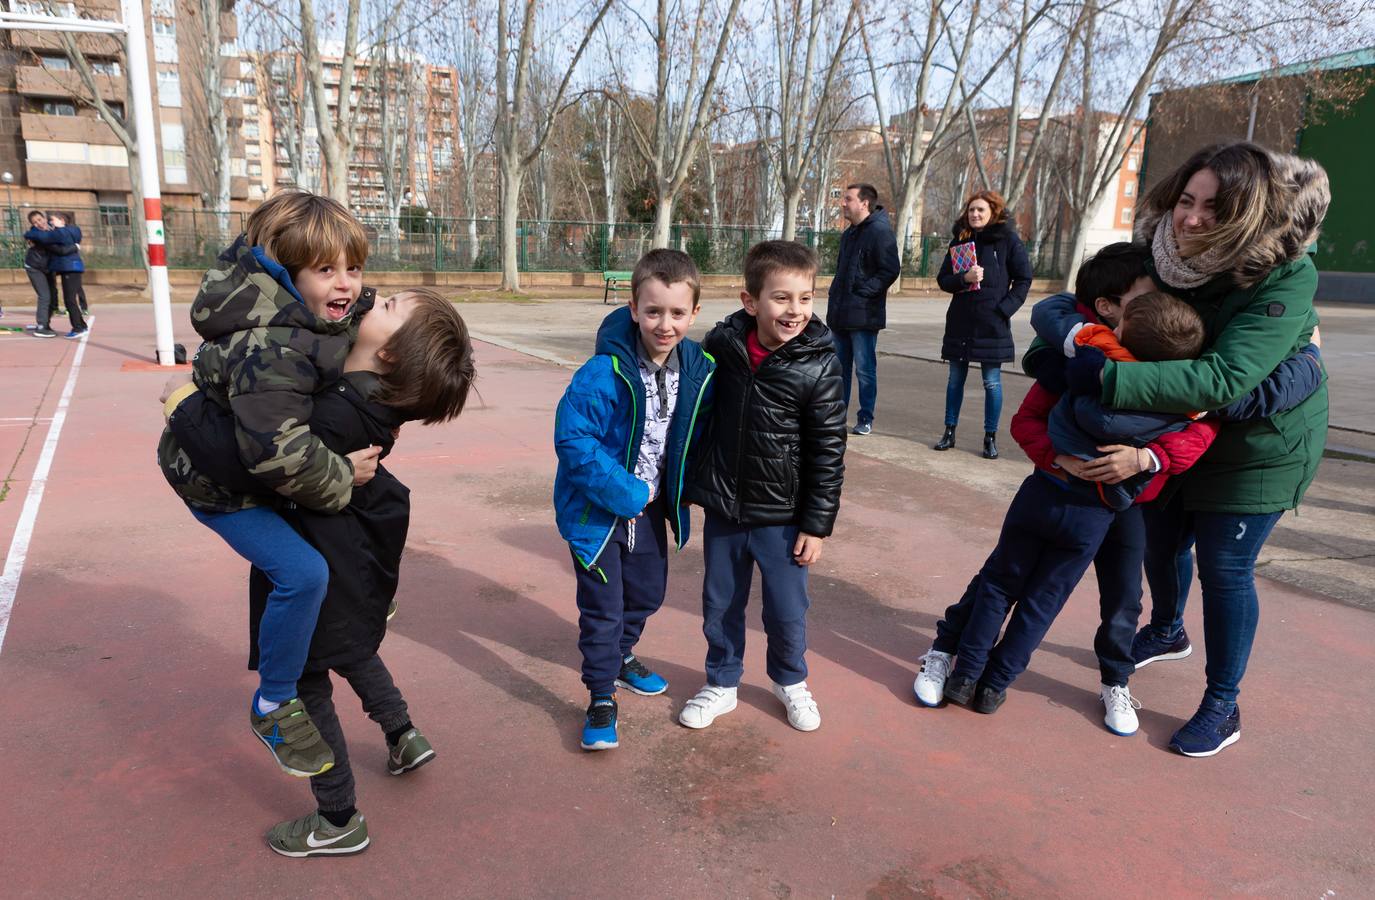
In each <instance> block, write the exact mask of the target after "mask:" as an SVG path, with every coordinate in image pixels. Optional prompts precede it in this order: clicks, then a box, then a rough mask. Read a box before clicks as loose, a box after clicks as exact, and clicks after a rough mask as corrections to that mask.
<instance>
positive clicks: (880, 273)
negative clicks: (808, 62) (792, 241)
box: [826, 206, 902, 331]
mask: <svg viewBox="0 0 1375 900" xmlns="http://www.w3.org/2000/svg"><path fill="white" fill-rule="evenodd" d="M901 272H902V260H900V259H898V242H897V240H896V239H895V238H894V237H893V226H892V225H890V224H889V222H888V210H886V209H884V208H883V207H882V206H880V207H879V208H877V209H875V210H874V211H873V212H872V213H870V214H869V216H868V218H866V219H865V220H864V221H863V222H860V223H859V224H858V225H851V226H850V227H849V228H846V229H845V232H844V233H843V234H841V236H840V257H839V258H838V259H837V260H836V274H835V278H833V279H831V288H830V292H829V293H828V294H827V300H826V324H827V325H829V326H830V327H831V329H832V330H833V331H848V330H854V331H879V330H881V329H882V328H884V327H885V326H886V325H887V324H888V288H890V287H892V286H893V282H895V281H897V280H898V275H899V273H901Z"/></svg>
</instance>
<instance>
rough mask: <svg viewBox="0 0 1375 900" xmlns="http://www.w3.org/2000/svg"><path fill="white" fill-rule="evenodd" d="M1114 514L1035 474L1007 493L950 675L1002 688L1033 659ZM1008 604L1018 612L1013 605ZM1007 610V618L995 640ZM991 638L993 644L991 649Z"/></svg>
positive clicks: (974, 589) (975, 587)
mask: <svg viewBox="0 0 1375 900" xmlns="http://www.w3.org/2000/svg"><path fill="white" fill-rule="evenodd" d="M1114 516H1115V514H1114V512H1113V511H1112V510H1111V509H1108V508H1107V507H1105V506H1103V505H1102V504H1101V503H1098V502H1096V501H1095V500H1093V499H1091V498H1088V497H1085V496H1082V495H1079V494H1076V493H1073V492H1071V491H1070V490H1068V489H1067V488H1064V487H1061V486H1059V485H1057V484H1055V483H1054V482H1053V481H1052V480H1051V478H1050V476H1047V475H1044V474H1041V473H1039V472H1033V473H1032V474H1031V475H1030V476H1028V477H1027V479H1026V480H1025V481H1023V482H1022V486H1021V487H1020V488H1018V489H1017V495H1016V496H1015V497H1013V498H1012V504H1011V505H1010V506H1009V507H1008V510H1007V516H1006V518H1005V519H1004V520H1003V530H1002V533H1001V534H1000V535H999V537H998V545H997V546H996V547H994V548H993V553H992V554H990V555H989V557H988V560H987V562H985V563H984V565H983V568H982V569H980V570H979V575H978V577H977V578H976V579H975V582H976V583H975V584H974V585H971V587H972V589H973V603H972V606H971V608H970V609H969V610H968V616H967V619H966V621H965V624H964V627H963V629H962V631H961V633H960V637H959V646H958V648H957V649H956V651H955V653H956V655H957V658H956V660H955V668H954V670H953V671H952V672H951V673H950V677H952V678H971V679H978V680H980V681H982V682H983V683H984V684H985V685H987V686H988V687H990V688H992V689H994V690H1004V689H1006V688H1007V686H1008V685H1009V684H1011V683H1012V681H1013V680H1014V679H1015V678H1016V677H1017V676H1018V675H1020V674H1022V672H1024V671H1026V667H1027V664H1028V663H1029V662H1030V661H1031V654H1032V653H1033V652H1034V651H1035V649H1036V647H1037V646H1039V645H1040V643H1041V640H1042V638H1044V637H1045V635H1046V632H1047V631H1049V630H1050V626H1051V623H1052V622H1054V621H1055V617H1056V616H1057V615H1059V613H1060V610H1061V608H1063V607H1064V605H1065V601H1066V600H1067V599H1069V595H1070V593H1071V592H1072V591H1073V590H1074V587H1075V585H1077V584H1078V583H1079V580H1080V579H1081V578H1083V577H1084V572H1085V571H1086V570H1087V569H1088V567H1089V563H1090V562H1092V561H1093V557H1094V554H1096V553H1097V552H1098V548H1099V546H1100V545H1101V544H1102V543H1103V537H1104V536H1105V535H1106V534H1107V531H1108V528H1109V527H1110V526H1111V525H1112V522H1113V518H1114ZM1013 604H1016V609H1015V610H1013ZM1009 611H1011V612H1012V619H1011V621H1009V622H1008V624H1007V630H1006V632H1005V633H1004V634H1003V636H1002V640H999V639H998V632H999V631H1000V630H1001V629H1002V627H1003V621H1004V620H1005V619H1007V617H1008V613H1009ZM995 643H996V646H995Z"/></svg>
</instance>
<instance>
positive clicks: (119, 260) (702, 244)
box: [0, 207, 1060, 278]
mask: <svg viewBox="0 0 1375 900" xmlns="http://www.w3.org/2000/svg"><path fill="white" fill-rule="evenodd" d="M0 212H3V213H4V215H3V216H0V225H3V226H4V227H3V229H0V242H2V243H0V266H4V267H10V268H17V267H19V266H21V265H23V255H24V244H25V242H24V240H23V237H22V234H23V229H24V228H26V227H27V226H26V225H25V224H24V223H23V216H24V215H26V214H27V213H28V212H29V210H28V209H16V208H9V209H0ZM65 212H68V213H69V214H70V215H71V216H72V221H73V223H74V224H76V225H78V226H80V228H81V230H82V236H83V237H82V244H81V255H82V258H83V259H84V260H85V261H86V264H87V265H88V266H89V267H91V268H102V267H104V268H137V267H139V266H140V265H141V260H140V251H139V247H138V240H137V235H136V234H135V232H134V230H133V227H132V226H131V223H130V221H129V217H128V213H127V211H125V210H123V208H122V207H104V208H101V209H75V210H65ZM163 215H164V217H165V218H164V223H165V226H166V232H165V233H166V240H167V264H168V265H169V266H172V267H173V268H188V269H200V268H204V267H206V266H207V265H209V264H210V263H211V262H212V261H213V260H214V258H215V256H216V254H217V253H218V252H219V250H220V247H221V246H222V244H224V243H225V242H226V238H225V235H229V236H231V237H232V236H233V235H237V234H239V233H240V232H241V231H242V230H243V228H244V222H245V220H246V219H247V218H248V214H247V213H239V212H232V213H225V214H224V216H223V220H222V219H221V214H219V213H216V212H214V211H211V210H178V209H164V212H163ZM362 221H363V223H364V225H365V226H366V227H367V229H368V233H369V236H370V237H371V239H372V251H371V254H370V255H369V258H368V268H369V269H373V270H374V271H430V272H491V271H497V270H499V269H500V268H501V249H500V248H501V234H500V227H501V225H500V222H498V221H497V220H495V219H440V218H434V217H426V218H420V217H417V216H409V217H405V216H403V217H401V218H380V217H363V218H362ZM653 230H654V226H653V225H652V224H649V223H642V222H616V223H608V222H571V221H542V220H538V221H537V220H523V221H521V222H520V223H519V227H518V228H517V240H518V241H519V244H518V247H517V255H518V258H519V267H520V270H521V271H522V272H604V271H610V270H617V269H620V270H624V269H629V268H631V267H633V266H634V264H635V261H636V260H637V259H639V258H640V256H641V254H643V253H644V252H645V251H646V250H648V249H650V246H651V238H652V236H653ZM778 237H780V233H779V232H777V231H771V230H769V229H762V228H749V227H744V226H736V225H722V226H716V227H713V226H710V225H675V226H673V229H672V231H671V233H670V236H669V246H671V247H675V248H677V249H680V250H683V251H684V252H686V253H687V254H688V255H689V256H691V257H692V258H693V260H694V261H695V262H696V263H697V267H698V268H699V269H700V270H701V271H702V272H703V273H705V274H737V273H739V272H740V271H741V268H742V266H743V264H744V259H745V253H746V251H748V250H749V248H750V246H751V245H752V244H754V243H756V242H758V241H763V240H769V239H773V238H778ZM796 240H798V241H799V242H801V243H804V244H806V245H808V246H809V247H812V248H814V249H815V250H816V251H817V255H818V256H819V257H820V261H821V274H823V275H827V274H830V273H832V272H834V271H835V264H836V255H837V253H838V251H839V247H840V232H839V231H821V232H817V231H812V230H810V229H803V230H801V231H799V232H798V233H797V237H796ZM946 245H947V240H946V239H945V238H943V237H935V236H929V237H923V238H921V239H920V240H919V241H918V240H914V241H912V242H911V244H910V245H909V247H908V250H907V252H906V253H905V254H904V260H903V275H905V276H908V277H919V278H928V277H934V276H935V274H936V272H937V271H938V270H939V269H940V264H941V260H942V259H943V257H944V254H945V249H946ZM1050 249H1051V248H1049V247H1037V246H1035V245H1034V244H1029V245H1028V246H1027V251H1028V253H1029V254H1030V255H1031V258H1032V261H1033V267H1034V269H1035V274H1036V276H1037V277H1042V278H1054V277H1059V274H1060V273H1059V270H1058V266H1056V265H1055V263H1054V260H1053V257H1054V256H1055V254H1054V253H1051V252H1048V251H1050Z"/></svg>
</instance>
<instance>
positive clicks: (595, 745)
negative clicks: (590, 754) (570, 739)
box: [582, 697, 620, 750]
mask: <svg viewBox="0 0 1375 900" xmlns="http://www.w3.org/2000/svg"><path fill="white" fill-rule="evenodd" d="M619 746H620V741H618V740H617V739H616V698H615V697H593V698H592V703H591V705H589V706H588V707H587V719H586V720H585V721H584V722H583V725H582V748H583V749H584V750H615V749H616V748H617V747H619Z"/></svg>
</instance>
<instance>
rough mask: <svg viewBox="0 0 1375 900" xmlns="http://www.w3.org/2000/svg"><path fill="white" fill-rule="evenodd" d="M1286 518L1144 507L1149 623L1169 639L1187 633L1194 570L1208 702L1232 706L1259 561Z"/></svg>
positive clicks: (1253, 611)
mask: <svg viewBox="0 0 1375 900" xmlns="http://www.w3.org/2000/svg"><path fill="white" fill-rule="evenodd" d="M1283 514H1284V513H1283V511H1277V512H1269V513H1251V514H1246V513H1225V512H1200V511H1191V510H1186V509H1185V508H1184V501H1183V497H1182V496H1181V495H1180V494H1178V493H1176V494H1175V496H1173V497H1171V498H1170V500H1169V501H1168V502H1160V501H1157V502H1155V503H1151V504H1148V505H1147V507H1146V581H1147V583H1148V584H1150V587H1151V624H1152V625H1154V626H1155V627H1157V628H1160V629H1162V630H1166V629H1168V630H1169V631H1171V632H1172V633H1173V632H1175V631H1178V629H1180V628H1183V627H1184V606H1185V604H1186V602H1187V601H1188V598H1189V586H1190V584H1191V582H1192V580H1193V571H1194V566H1195V564H1197V567H1198V583H1199V587H1200V588H1201V589H1202V594H1203V643H1204V646H1205V648H1206V650H1207V653H1208V661H1207V664H1206V665H1205V667H1204V672H1205V673H1206V675H1207V678H1208V690H1207V694H1206V696H1208V697H1210V698H1212V699H1214V700H1219V701H1222V702H1224V703H1232V702H1235V700H1236V698H1237V694H1238V693H1239V692H1240V690H1241V679H1242V676H1243V675H1245V674H1246V663H1247V662H1248V661H1249V660H1250V658H1251V645H1252V643H1253V642H1254V641H1255V638H1256V625H1257V623H1258V622H1259V620H1260V598H1259V596H1258V595H1257V594H1256V558H1257V557H1258V556H1260V549H1261V547H1263V546H1265V541H1266V539H1267V538H1269V537H1270V532H1271V531H1273V530H1274V528H1275V523H1277V522H1278V521H1279V519H1280V516H1282V515H1283Z"/></svg>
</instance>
